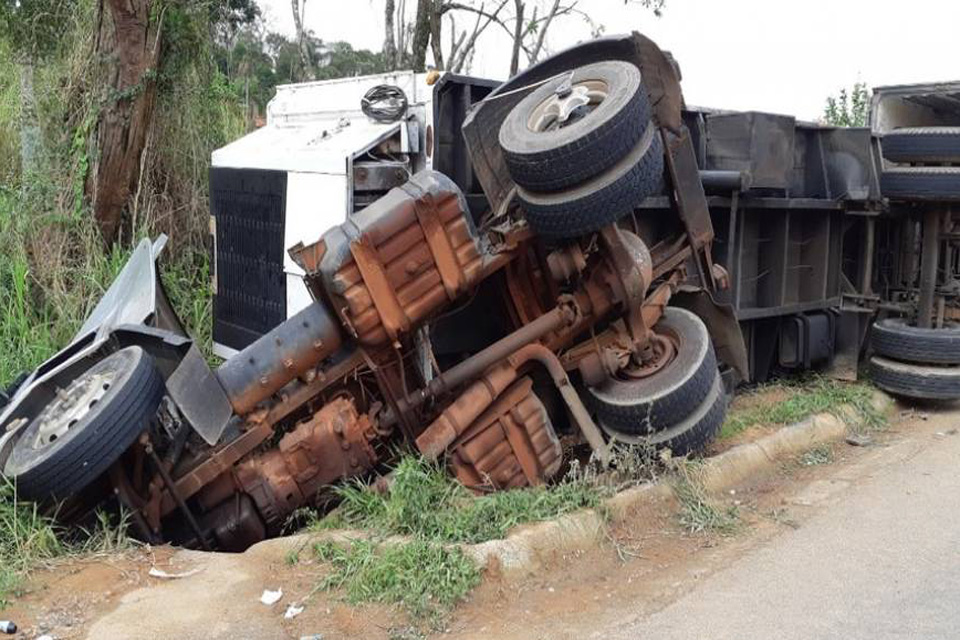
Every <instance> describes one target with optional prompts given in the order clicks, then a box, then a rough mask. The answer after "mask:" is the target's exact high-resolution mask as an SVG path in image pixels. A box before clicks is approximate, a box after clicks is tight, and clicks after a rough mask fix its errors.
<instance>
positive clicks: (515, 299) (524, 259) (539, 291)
mask: <svg viewBox="0 0 960 640" xmlns="http://www.w3.org/2000/svg"><path fill="white" fill-rule="evenodd" d="M503 273H504V280H505V282H506V292H505V293H506V297H507V298H508V305H507V308H508V309H509V310H510V311H511V315H512V316H513V321H514V323H515V326H517V327H522V326H524V325H525V324H528V323H530V322H531V321H533V320H535V319H536V318H539V317H540V316H541V315H543V313H544V311H546V310H547V309H549V308H550V307H552V306H553V301H554V300H556V296H551V297H549V298H548V296H550V291H549V287H548V286H547V283H546V282H544V279H543V273H542V272H541V271H540V270H539V268H538V265H537V262H536V260H535V259H534V258H533V256H532V251H524V252H523V253H521V254H520V255H518V256H517V258H516V259H515V260H513V261H511V262H510V264H508V265H507V266H506V268H505V269H504V272H503Z"/></svg>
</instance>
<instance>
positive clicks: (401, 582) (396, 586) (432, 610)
mask: <svg viewBox="0 0 960 640" xmlns="http://www.w3.org/2000/svg"><path fill="white" fill-rule="evenodd" d="M314 550H315V552H316V555H317V557H318V558H319V559H320V560H321V561H322V562H325V563H327V564H328V565H329V566H330V569H331V571H330V573H329V574H327V576H326V577H325V578H324V579H323V580H322V581H321V582H320V584H319V585H318V588H320V589H343V590H344V592H345V595H346V598H347V600H348V601H349V602H352V603H358V602H383V603H388V604H399V605H402V606H403V607H404V609H406V611H407V612H408V613H409V614H410V616H411V617H412V618H419V617H421V616H428V617H430V618H433V619H436V617H437V616H439V615H442V614H443V613H445V612H446V611H448V610H449V609H450V608H452V607H453V605H455V604H456V603H457V602H459V601H461V600H463V599H464V598H465V597H466V596H467V594H468V593H470V591H471V590H473V588H474V587H476V586H477V585H478V584H479V583H480V570H479V569H478V568H477V566H476V564H475V563H474V562H473V560H471V559H470V558H469V557H467V556H466V555H465V554H464V553H463V551H461V550H460V549H458V548H455V547H447V546H444V545H442V544H438V543H436V542H431V541H428V540H414V541H412V542H406V543H399V544H377V543H375V542H372V541H368V540H358V541H356V542H354V543H353V544H351V545H350V546H349V548H346V549H344V548H342V547H340V546H337V545H336V544H334V543H332V542H324V543H320V544H318V545H316V547H315V548H314Z"/></svg>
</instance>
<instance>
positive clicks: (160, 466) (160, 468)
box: [140, 433, 212, 551]
mask: <svg viewBox="0 0 960 640" xmlns="http://www.w3.org/2000/svg"><path fill="white" fill-rule="evenodd" d="M140 444H142V445H143V450H144V452H146V454H147V455H148V456H150V460H151V461H152V462H153V466H154V467H155V468H156V471H157V473H158V474H159V475H160V478H161V479H162V480H163V484H164V486H166V488H167V491H168V492H169V494H170V496H171V497H172V498H173V501H174V503H176V505H177V508H179V509H180V513H181V514H183V518H184V520H186V521H187V524H189V525H190V529H191V530H192V531H193V533H194V535H196V536H197V542H199V543H200V546H201V547H203V549H204V550H205V551H210V549H211V548H212V547H211V546H210V542H209V540H207V537H206V536H205V535H204V534H203V531H202V530H201V529H200V525H199V524H198V523H197V519H196V518H195V517H194V515H193V512H192V511H191V510H190V507H188V506H187V502H186V500H185V499H184V498H183V496H181V495H180V494H179V493H177V489H176V484H175V483H174V482H173V478H171V477H170V472H169V471H168V470H167V467H166V465H164V463H163V461H162V460H161V459H160V456H158V455H157V452H156V450H154V448H153V443H152V442H151V441H150V436H148V435H147V434H146V433H145V434H143V436H141V438H140Z"/></svg>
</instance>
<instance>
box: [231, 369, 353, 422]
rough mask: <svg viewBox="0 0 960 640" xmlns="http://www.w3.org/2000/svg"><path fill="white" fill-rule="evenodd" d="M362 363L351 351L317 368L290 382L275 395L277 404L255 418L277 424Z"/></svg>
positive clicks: (251, 418)
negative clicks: (329, 363)
mask: <svg viewBox="0 0 960 640" xmlns="http://www.w3.org/2000/svg"><path fill="white" fill-rule="evenodd" d="M363 362H364V360H363V354H362V353H361V352H360V351H353V352H352V353H351V354H350V355H349V356H347V357H345V358H343V359H342V360H340V361H339V362H337V363H335V364H333V365H331V366H329V367H326V368H317V370H316V371H315V372H313V373H312V374H311V372H308V375H304V376H302V378H303V379H297V380H294V381H292V382H291V383H290V384H288V385H287V386H285V387H284V388H282V389H281V390H280V391H278V392H277V393H276V394H275V396H276V397H277V402H275V403H274V404H272V405H271V406H270V408H269V409H268V410H267V411H266V412H264V413H263V415H262V416H257V417H258V419H259V422H266V423H267V424H270V425H274V424H277V423H278V422H280V421H281V420H283V419H284V418H286V417H287V416H288V415H290V414H291V413H293V412H294V411H296V410H297V409H299V408H301V407H303V405H304V404H305V403H306V402H308V401H309V400H311V399H312V398H315V397H316V396H318V395H319V394H320V393H321V392H323V391H324V390H325V389H327V388H328V387H330V386H331V385H332V384H334V383H336V382H338V381H340V380H341V379H342V378H343V377H344V376H346V375H348V374H349V373H350V372H352V371H354V370H356V369H357V368H358V367H360V366H361V365H363ZM247 419H248V421H253V416H249V417H248V418H247Z"/></svg>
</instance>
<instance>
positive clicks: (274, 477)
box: [234, 398, 377, 532]
mask: <svg viewBox="0 0 960 640" xmlns="http://www.w3.org/2000/svg"><path fill="white" fill-rule="evenodd" d="M376 437H377V434H376V432H375V431H374V430H373V427H372V425H371V423H370V420H369V419H368V418H367V416H365V415H361V414H359V413H358V412H357V408H356V405H355V404H354V402H353V400H352V399H347V398H337V399H335V400H333V401H331V402H328V403H327V404H325V405H324V406H323V408H322V409H320V411H318V412H317V413H316V414H314V415H313V416H312V417H311V418H310V419H309V420H306V421H305V422H301V423H300V424H299V425H297V427H296V428H295V429H293V431H291V432H290V433H288V434H287V435H285V436H284V437H283V438H281V439H280V442H279V443H278V445H277V447H276V448H275V449H271V450H269V451H267V452H265V453H263V454H260V455H257V456H253V457H251V458H249V459H247V460H245V461H243V462H242V463H240V464H239V465H237V467H236V469H235V470H234V476H235V478H236V482H237V485H238V486H239V487H240V488H241V489H242V490H243V492H245V493H247V494H249V495H250V496H251V497H252V498H253V500H254V502H255V503H256V505H257V510H258V511H259V512H260V515H261V516H262V517H263V519H264V522H266V524H267V529H268V531H270V532H276V531H277V530H279V528H280V527H281V526H282V525H283V522H284V520H285V519H286V517H287V516H288V515H289V514H290V513H292V512H293V511H294V510H296V509H298V508H299V507H301V506H304V505H306V504H312V503H313V502H314V501H315V500H316V498H317V497H318V495H319V493H320V489H321V488H322V487H324V486H327V485H330V484H332V483H333V482H336V481H337V480H341V479H343V478H348V477H351V476H355V475H358V474H360V473H363V472H365V471H368V470H369V469H371V468H372V467H373V465H374V464H376V461H377V455H376V452H375V451H374V450H373V447H372V445H371V442H372V441H373V440H374V439H375V438H376Z"/></svg>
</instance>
